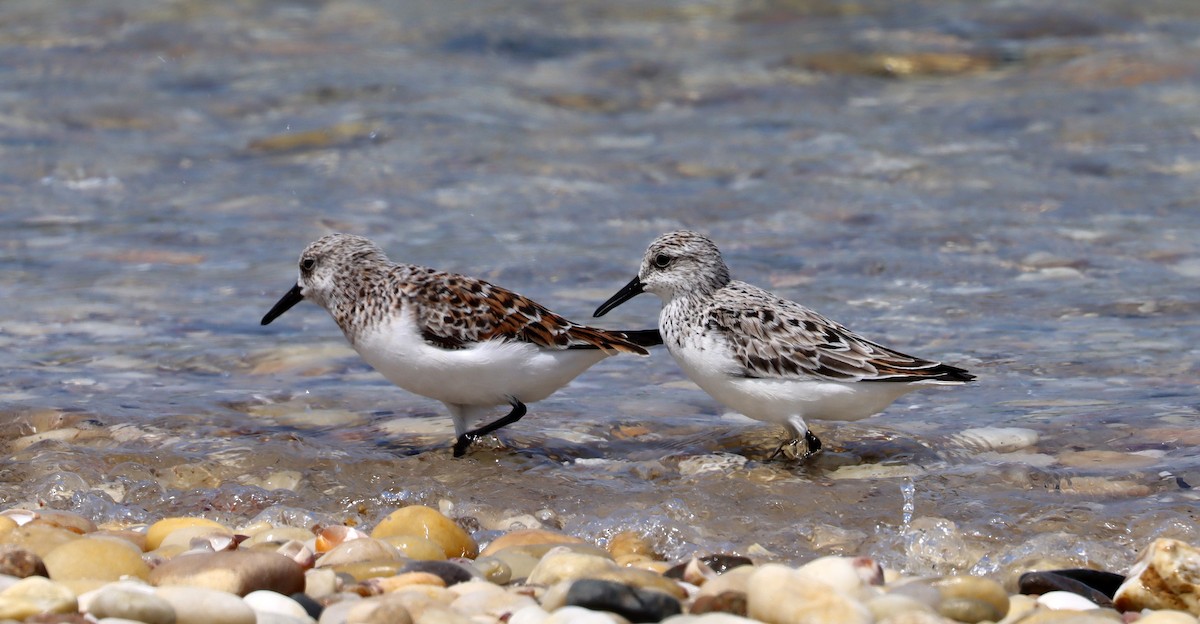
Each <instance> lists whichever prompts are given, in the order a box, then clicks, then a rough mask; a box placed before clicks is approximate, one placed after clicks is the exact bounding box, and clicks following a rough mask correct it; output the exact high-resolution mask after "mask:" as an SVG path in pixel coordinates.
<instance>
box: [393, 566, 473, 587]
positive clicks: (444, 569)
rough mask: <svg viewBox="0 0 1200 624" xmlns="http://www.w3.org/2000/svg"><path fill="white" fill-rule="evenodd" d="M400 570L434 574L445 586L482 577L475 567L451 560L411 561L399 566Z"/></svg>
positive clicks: (402, 571)
mask: <svg viewBox="0 0 1200 624" xmlns="http://www.w3.org/2000/svg"><path fill="white" fill-rule="evenodd" d="M400 572H401V573H404V572H427V573H429V574H434V575H436V576H438V577H439V578H441V579H442V581H443V582H444V583H445V585H446V587H449V586H451V585H454V584H456V583H465V582H467V581H471V580H474V579H477V578H482V577H483V575H482V574H480V573H479V571H478V570H476V569H475V568H473V567H469V566H465V565H460V564H457V563H455V562H453V561H412V562H409V563H408V564H407V565H405V566H404V567H403V568H401V569H400Z"/></svg>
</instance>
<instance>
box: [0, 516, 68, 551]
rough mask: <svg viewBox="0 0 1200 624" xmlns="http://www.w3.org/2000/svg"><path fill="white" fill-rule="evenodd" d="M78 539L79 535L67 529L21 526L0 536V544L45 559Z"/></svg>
mask: <svg viewBox="0 0 1200 624" xmlns="http://www.w3.org/2000/svg"><path fill="white" fill-rule="evenodd" d="M77 539H82V538H80V537H79V535H77V534H75V533H74V532H71V531H68V530H66V529H60V528H58V527H53V526H46V525H28V524H27V525H25V526H19V527H17V528H15V529H12V530H11V531H9V532H7V533H4V534H3V535H0V544H12V545H15V546H19V547H21V548H23V549H25V550H28V551H30V552H32V553H33V554H35V555H37V556H39V557H42V558H43V559H45V557H46V555H48V554H50V551H52V550H54V549H55V548H58V547H59V546H62V545H63V544H66V543H67V542H72V541H75V540H77Z"/></svg>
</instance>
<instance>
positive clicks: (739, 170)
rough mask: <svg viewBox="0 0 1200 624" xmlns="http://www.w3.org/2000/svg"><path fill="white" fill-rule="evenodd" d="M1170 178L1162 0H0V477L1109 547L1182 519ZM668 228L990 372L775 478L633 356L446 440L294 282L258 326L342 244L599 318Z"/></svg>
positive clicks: (1126, 544)
mask: <svg viewBox="0 0 1200 624" xmlns="http://www.w3.org/2000/svg"><path fill="white" fill-rule="evenodd" d="M1198 181H1200V5H1197V4H1196V3H1195V2H1193V1H1191V0H1152V1H1147V2H1138V3H1129V2H1117V1H1107V2H1106V1H1092V0H1089V1H1082V0H1080V1H1068V2H1055V3H1049V2H1036V1H1032V0H1028V1H1016V2H1008V1H1005V2H999V1H989V2H967V1H962V2H951V1H947V2H936V3H925V2H916V1H907V0H902V1H890V0H889V1H884V0H878V1H870V0H867V1H861V2H850V1H845V2H841V1H833V0H790V1H789V0H744V1H728V2H703V1H678V2H675V1H673V2H667V1H657V2H645V1H642V0H638V1H636V2H634V1H620V2H612V1H610V0H580V1H577V2H571V3H560V2H545V1H520V2H512V1H504V2H499V1H472V2H458V3H446V2H440V1H424V2H422V1H405V2H398V3H392V2H384V1H370V0H358V1H322V0H296V1H294V2H285V1H278V0H239V1H238V2H228V3H196V2H187V1H184V0H176V1H168V2H162V1H157V0H155V1H149V0H145V1H139V0H91V1H89V2H86V3H76V2H65V1H62V2H60V1H46V0H6V1H5V2H4V3H0V227H2V228H3V232H4V234H5V235H4V236H3V237H0V370H3V374H2V375H0V418H2V419H3V421H4V422H5V423H6V424H5V425H4V427H3V429H2V431H0V436H2V437H3V442H4V444H5V445H6V446H7V448H8V454H7V455H6V456H5V457H4V459H3V461H2V462H0V502H3V504H4V505H5V506H12V505H28V506H36V505H43V506H49V507H54V508H67V509H74V510H77V511H80V512H82V513H84V514H86V515H89V516H91V517H93V518H95V519H97V520H100V521H112V522H142V521H147V520H152V519H155V518H158V517H161V516H163V515H168V514H197V513H203V514H207V515H210V516H213V517H217V518H220V519H223V520H227V521H230V522H235V523H236V522H240V521H246V520H249V519H251V518H254V517H256V516H258V515H260V514H263V515H264V516H266V517H274V518H283V519H287V520H288V521H291V522H295V523H297V524H301V525H304V524H306V523H312V522H366V523H369V522H372V521H374V520H375V519H377V518H378V517H379V515H380V514H382V513H385V512H387V511H389V510H390V509H392V508H393V507H395V506H396V505H400V504H405V503H409V502H421V503H427V504H435V505H437V504H441V505H442V506H443V507H445V508H447V509H449V510H450V511H451V512H452V513H453V515H456V516H463V517H472V518H475V519H476V520H477V521H478V523H477V525H476V528H477V536H478V537H480V538H481V539H486V538H487V537H488V535H490V534H492V533H491V532H492V531H496V530H501V529H503V528H506V527H512V526H517V525H522V524H523V525H532V524H537V523H544V524H547V525H550V526H555V527H560V528H563V529H564V530H567V531H570V532H573V533H576V534H581V535H585V536H588V537H592V538H594V539H598V540H603V539H605V537H606V536H607V535H610V534H612V533H613V532H614V531H617V530H621V529H625V528H634V529H637V530H640V531H643V532H644V533H646V534H647V535H649V536H650V537H652V538H653V539H654V540H656V543H657V544H658V545H659V548H660V550H661V553H662V554H663V555H664V556H666V557H669V558H676V557H682V556H685V555H688V554H691V553H693V552H698V553H707V552H713V551H717V550H725V551H735V552H740V553H748V554H752V555H755V556H757V557H760V558H779V559H784V560H789V559H800V558H805V557H809V556H811V555H813V554H814V553H862V554H871V555H874V556H877V557H880V558H881V559H883V560H884V561H885V562H886V563H888V564H889V565H893V566H897V567H901V568H904V569H906V570H909V571H912V572H916V573H926V572H949V571H968V570H969V571H974V572H994V573H1001V574H1002V573H1006V571H1008V570H1011V569H1015V568H1018V567H1020V566H1022V565H1025V564H1026V563H1028V562H1029V561H1032V560H1034V559H1037V558H1039V557H1041V558H1051V559H1054V560H1055V561H1057V562H1061V563H1066V564H1072V565H1097V566H1104V567H1110V568H1117V569H1119V568H1122V567H1124V566H1125V565H1128V564H1129V563H1130V562H1131V561H1132V558H1133V556H1134V555H1133V553H1134V551H1135V550H1136V549H1137V548H1138V547H1139V546H1140V545H1141V544H1143V543H1144V542H1145V541H1146V540H1147V539H1148V538H1149V537H1152V536H1157V535H1170V536H1175V537H1182V538H1184V539H1191V540H1192V541H1195V540H1196V539H1197V538H1198V537H1200V531H1198V530H1197V525H1196V509H1197V496H1196V494H1195V492H1194V490H1192V489H1191V488H1190V485H1192V484H1195V483H1197V482H1200V459H1197V458H1198V457H1200V452H1198V451H1200V430H1198V428H1197V427H1196V423H1197V412H1198V410H1200V392H1198V390H1197V385H1196V375H1197V368H1198V367H1197V359H1198V357H1200V350H1198V349H1197V347H1196V345H1197V343H1200V324H1198V322H1197V312H1200V289H1198V288H1197V280H1198V279H1200V227H1198V226H1200V210H1198V208H1200V186H1198V185H1197V182H1198ZM684 227H686V228H691V229H697V230H701V231H704V232H706V233H708V234H710V235H711V236H712V237H713V238H714V239H715V240H716V241H717V243H718V245H720V246H721V248H722V250H723V251H724V252H725V255H726V259H727V261H728V263H729V264H730V265H731V267H732V269H733V271H734V274H735V277H737V278H740V279H744V280H747V281H750V282H752V283H756V284H759V285H762V286H764V287H768V288H771V289H773V290H775V291H777V292H779V293H780V294H782V295H784V296H787V297H789V298H792V299H795V300H798V301H800V302H803V303H805V304H806V305H808V306H810V307H812V308H814V309H817V310H819V311H821V312H823V313H824V314H826V315H828V316H830V317H832V318H834V319H837V320H839V321H841V322H843V323H845V324H847V325H849V326H851V327H852V328H855V329H856V330H858V331H860V332H862V333H864V334H865V335H867V336H868V337H871V338H873V339H876V340H878V341H881V342H884V343H886V344H889V345H891V346H894V347H896V348H898V349H900V350H903V351H908V352H912V353H914V354H918V355H922V356H926V357H930V358H933V359H941V360H945V361H948V362H951V363H955V364H958V365H962V366H964V367H966V368H968V369H970V370H971V371H972V372H974V373H976V374H977V375H979V381H978V383H976V384H973V385H971V386H968V387H964V388H954V389H945V390H941V391H927V392H922V393H917V394H914V395H910V396H909V397H906V398H905V399H902V400H901V401H899V402H898V403H896V404H895V405H893V406H892V407H891V408H890V409H888V410H887V412H885V413H884V414H883V415H880V416H878V417H876V418H873V419H870V420H867V421H863V422H859V423H853V424H830V423H820V422H817V423H815V425H814V428H815V430H816V431H817V433H818V434H819V435H820V436H821V437H822V439H823V440H824V441H825V442H826V445H827V450H826V452H825V453H823V454H822V455H821V456H819V457H818V458H817V459H816V460H814V461H813V462H811V463H809V464H806V465H801V466H790V465H787V464H780V463H767V462H763V461H762V460H763V459H764V458H765V455H766V454H767V453H768V452H769V450H770V449H771V448H773V446H772V445H773V444H777V443H778V439H779V436H780V435H782V431H781V430H778V429H773V428H771V427H768V426H765V425H762V424H759V423H755V422H753V421H747V420H745V419H742V418H739V417H737V416H736V415H731V414H725V413H724V412H725V410H724V409H723V408H721V407H720V406H719V405H717V404H716V403H715V402H714V401H713V400H711V399H710V398H709V397H707V396H706V395H704V394H703V393H702V392H700V391H699V390H698V389H696V388H695V387H694V386H692V385H691V384H690V383H688V382H687V381H686V380H685V379H684V378H683V376H682V374H681V373H680V372H679V370H678V369H677V367H676V366H675V364H674V362H673V361H672V360H671V358H670V357H669V355H668V354H667V353H666V352H665V351H663V350H658V351H656V352H655V353H654V355H653V357H651V358H649V359H639V358H613V359H611V360H608V361H606V362H604V363H601V364H600V365H598V366H596V367H595V368H593V369H592V370H591V371H589V372H588V373H587V374H585V375H583V376H581V377H580V378H579V379H578V380H577V381H576V382H575V383H573V384H572V385H571V386H569V387H568V388H566V389H564V390H563V391H561V392H559V393H558V394H557V395H555V396H554V397H551V398H550V399H549V400H546V401H544V402H541V403H537V404H534V405H532V406H531V409H530V415H529V416H527V417H526V418H525V419H524V420H522V421H521V422H519V423H517V424H516V425H514V426H511V427H509V428H507V429H505V430H502V431H501V432H500V434H499V437H498V439H493V440H489V441H488V442H486V443H484V444H480V445H478V447H477V448H476V449H475V451H474V452H473V453H472V454H471V455H470V456H469V457H467V458H465V459H462V460H452V459H451V458H450V453H449V448H448V445H449V442H450V438H451V435H452V429H451V426H450V421H449V419H448V418H447V417H446V415H445V414H444V413H443V411H442V408H441V406H440V405H438V404H436V403H435V402H433V401H430V400H427V399H424V398H421V397H416V396H412V395H409V394H406V393H405V392H403V391H401V390H399V389H397V388H394V387H393V386H391V385H390V384H388V383H387V382H386V381H384V380H383V378H382V377H380V376H379V375H377V374H376V373H374V372H373V371H371V370H370V369H369V368H368V367H366V365H365V364H363V363H362V362H361V361H360V360H359V359H358V358H357V357H356V356H355V355H354V354H353V352H352V351H350V350H349V348H348V347H346V346H345V343H344V340H343V338H342V336H341V334H340V332H339V331H338V330H337V328H336V326H335V325H334V324H333V322H332V321H331V320H330V319H329V318H328V317H327V315H326V314H325V313H324V312H322V311H320V310H319V309H318V308H316V307H315V306H312V305H311V304H304V305H302V306H300V307H297V308H296V309H295V310H294V311H292V312H290V313H289V314H287V315H286V316H284V317H282V318H281V319H280V320H279V321H276V322H275V323H273V324H272V325H271V326H269V327H260V326H259V324H258V321H259V319H260V318H261V316H262V314H263V313H264V312H266V310H267V309H268V308H269V307H270V306H271V305H272V304H273V303H274V302H275V300H276V299H277V298H278V297H279V296H280V295H281V294H282V293H283V292H284V291H285V290H286V289H287V288H289V287H290V286H291V285H292V284H293V283H294V279H295V271H296V269H295V261H296V257H297V256H298V254H299V252H300V250H301V249H302V248H303V247H304V245H305V244H307V243H308V242H309V241H310V240H312V239H314V238H316V237H319V236H321V235H323V234H325V233H328V232H330V231H348V232H353V233H358V234H363V235H366V236H369V237H371V238H373V239H374V240H376V241H377V242H378V243H379V244H380V245H381V246H382V247H384V248H385V249H386V250H388V252H389V254H390V255H391V256H392V258H393V259H395V260H397V261H404V262H413V263H419V264H427V265H431V266H435V267H438V268H442V269H447V270H453V271H458V272H463V273H467V274H471V275H476V276H480V277H483V278H486V279H488V280H491V281H493V282H496V283H498V284H501V285H504V286H506V287H508V288H511V289H513V290H516V291H518V292H521V293H523V294H526V295H528V296H531V297H533V298H534V299H536V300H538V301H540V302H542V303H544V304H546V305H547V306H549V307H551V308H553V309H555V310H556V311H558V312H560V313H562V314H564V315H565V316H568V317H570V318H572V319H575V320H581V321H583V320H587V319H588V317H589V316H590V313H591V311H592V310H593V309H594V308H595V306H596V305H597V304H599V303H600V302H601V301H603V300H604V299H605V298H607V296H608V295H610V294H611V293H612V292H614V291H615V290H616V289H617V288H619V287H620V286H621V285H623V284H624V283H625V282H626V281H628V279H629V278H630V277H632V276H633V274H634V272H635V271H636V269H637V265H638V262H639V259H640V257H641V253H642V251H643V249H644V248H645V245H646V244H647V243H648V242H649V241H650V240H652V239H653V238H654V237H655V236H657V235H658V234H660V233H662V232H664V231H667V230H671V229H677V228H684ZM657 310H658V302H657V301H656V300H655V299H654V298H653V297H651V296H645V297H642V298H639V299H637V300H635V301H633V302H631V303H629V304H626V305H625V306H622V307H621V308H620V309H618V310H617V311H616V312H614V313H612V314H610V315H609V316H607V317H605V318H604V319H602V321H603V322H602V323H600V324H601V325H603V326H607V327H650V326H653V324H654V323H655V319H656V314H657Z"/></svg>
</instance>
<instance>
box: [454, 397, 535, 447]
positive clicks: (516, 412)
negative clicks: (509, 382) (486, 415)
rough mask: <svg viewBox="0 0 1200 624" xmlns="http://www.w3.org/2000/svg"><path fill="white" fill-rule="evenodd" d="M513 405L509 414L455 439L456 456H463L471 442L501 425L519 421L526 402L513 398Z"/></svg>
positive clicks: (523, 412)
mask: <svg viewBox="0 0 1200 624" xmlns="http://www.w3.org/2000/svg"><path fill="white" fill-rule="evenodd" d="M512 406H513V408H512V411H511V412H509V413H508V415H507V416H504V417H503V418H498V419H496V420H495V421H493V422H490V423H488V424H486V425H484V426H482V427H480V428H478V429H472V430H471V431H468V432H466V433H464V434H462V435H461V436H459V437H458V439H457V440H455V441H454V456H455V457H462V456H463V455H465V454H466V453H467V447H468V446H471V443H472V442H474V441H475V440H478V439H479V438H481V437H483V436H485V435H487V434H489V433H491V432H493V431H495V430H497V429H499V428H501V427H506V426H508V425H511V424H513V423H515V422H517V421H518V420H521V417H523V416H524V415H525V404H524V403H522V402H520V401H518V400H516V399H513V400H512Z"/></svg>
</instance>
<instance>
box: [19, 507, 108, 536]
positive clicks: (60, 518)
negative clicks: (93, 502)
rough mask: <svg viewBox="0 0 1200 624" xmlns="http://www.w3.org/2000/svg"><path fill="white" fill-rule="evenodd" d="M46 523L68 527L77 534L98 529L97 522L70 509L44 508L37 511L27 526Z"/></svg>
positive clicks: (63, 527) (46, 524) (45, 524)
mask: <svg viewBox="0 0 1200 624" xmlns="http://www.w3.org/2000/svg"><path fill="white" fill-rule="evenodd" d="M30 525H44V526H52V527H58V528H60V529H66V530H68V531H70V532H72V533H75V534H76V535H84V534H87V533H92V532H94V531H95V530H96V524H95V523H94V522H92V521H91V520H88V519H87V518H84V517H83V516H81V515H79V514H76V513H71V512H69V511H57V510H53V509H43V510H41V511H39V512H37V515H36V516H35V517H34V518H33V520H30V521H29V523H28V524H26V526H30Z"/></svg>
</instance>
